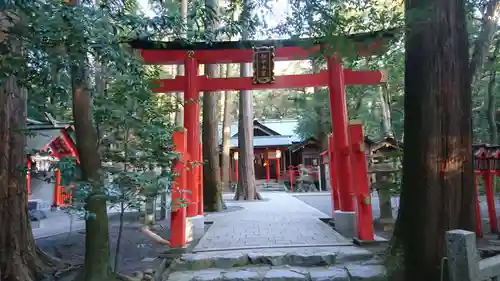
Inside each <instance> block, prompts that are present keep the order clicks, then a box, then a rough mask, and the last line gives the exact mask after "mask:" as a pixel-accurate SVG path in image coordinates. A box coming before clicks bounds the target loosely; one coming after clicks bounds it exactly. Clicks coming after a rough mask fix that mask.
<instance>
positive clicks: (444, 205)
mask: <svg viewBox="0 0 500 281" xmlns="http://www.w3.org/2000/svg"><path fill="white" fill-rule="evenodd" d="M405 4H406V13H407V14H410V13H413V14H415V15H423V16H422V17H417V16H412V17H407V19H406V25H407V29H406V30H407V33H406V62H405V68H406V71H405V106H404V110H405V123H404V128H405V134H404V144H405V153H404V156H403V164H404V165H403V184H402V193H401V202H400V203H401V205H400V210H399V215H398V219H397V223H396V229H395V233H394V240H393V248H392V250H393V253H394V251H402V253H403V258H404V277H405V278H404V279H405V280H406V281H412V280H415V281H417V280H418V281H422V280H439V278H440V267H441V260H442V258H443V255H444V251H445V240H444V233H445V231H447V230H450V229H457V228H460V229H465V230H473V229H474V211H475V209H474V196H475V190H474V184H473V173H472V151H471V150H472V130H471V120H472V116H471V79H470V76H469V69H468V40H467V27H466V16H465V15H466V12H465V1H464V0H457V1H448V0H437V1H434V0H406V3H405ZM399 253H400V252H399Z"/></svg>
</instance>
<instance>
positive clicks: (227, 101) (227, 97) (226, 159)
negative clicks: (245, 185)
mask: <svg viewBox="0 0 500 281" xmlns="http://www.w3.org/2000/svg"><path fill="white" fill-rule="evenodd" d="M230 71H231V67H230V65H229V64H228V65H227V68H226V77H229V74H230ZM231 95H232V92H231V91H226V92H225V93H224V112H223V118H222V182H223V184H224V190H225V191H231V155H230V147H229V138H231V123H232V122H233V120H232V119H231V110H232V106H231V105H232V103H233V100H232V96H231Z"/></svg>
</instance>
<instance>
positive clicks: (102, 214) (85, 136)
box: [71, 50, 113, 281]
mask: <svg viewBox="0 0 500 281" xmlns="http://www.w3.org/2000/svg"><path fill="white" fill-rule="evenodd" d="M71 63H72V65H71V85H72V91H73V120H74V126H75V135H76V145H77V150H78V155H79V156H80V169H81V174H82V180H83V181H84V182H87V183H88V184H89V185H90V194H89V196H88V198H87V199H86V200H87V202H86V203H87V204H86V209H87V211H88V212H89V214H90V216H89V217H88V218H87V219H86V221H85V230H86V235H85V262H84V266H83V270H82V271H81V272H80V274H79V275H78V276H77V280H79V281H80V280H81V281H94V280H102V281H106V280H112V279H113V276H112V274H111V268H110V264H109V231H108V214H107V208H106V199H104V190H103V177H102V175H101V174H100V167H101V157H100V155H99V151H98V149H97V148H98V138H97V131H96V129H95V128H94V125H93V124H94V122H93V120H94V118H93V112H92V98H91V94H90V91H89V84H88V81H89V80H88V74H87V68H86V52H85V51H84V50H80V54H79V56H75V59H74V60H73V61H72V62H71Z"/></svg>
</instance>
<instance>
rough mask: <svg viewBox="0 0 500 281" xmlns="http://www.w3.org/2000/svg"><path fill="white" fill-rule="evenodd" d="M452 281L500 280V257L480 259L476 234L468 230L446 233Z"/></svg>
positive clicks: (449, 272)
mask: <svg viewBox="0 0 500 281" xmlns="http://www.w3.org/2000/svg"><path fill="white" fill-rule="evenodd" d="M446 251H447V261H448V274H449V279H450V281H483V280H495V281H496V280H498V279H499V278H500V256H494V257H490V258H485V259H480V257H479V254H478V251H477V248H476V234H475V233H474V232H470V231H466V230H460V229H458V230H450V231H448V232H446Z"/></svg>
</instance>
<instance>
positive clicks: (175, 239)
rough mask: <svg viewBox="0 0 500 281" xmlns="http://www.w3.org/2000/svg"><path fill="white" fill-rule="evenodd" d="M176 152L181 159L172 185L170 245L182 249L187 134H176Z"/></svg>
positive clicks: (184, 234)
mask: <svg viewBox="0 0 500 281" xmlns="http://www.w3.org/2000/svg"><path fill="white" fill-rule="evenodd" d="M173 141H174V145H175V150H176V151H177V152H178V153H179V159H178V160H177V161H176V163H175V165H174V172H175V173H176V174H177V177H176V178H175V179H174V182H173V184H172V201H171V202H172V203H171V204H172V211H171V218H170V245H171V246H172V247H182V246H184V245H185V244H186V207H185V206H184V205H183V204H184V202H183V201H184V199H185V196H184V194H185V192H183V189H184V188H186V163H185V158H184V156H185V153H186V132H185V131H182V132H175V133H174V134H173Z"/></svg>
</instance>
